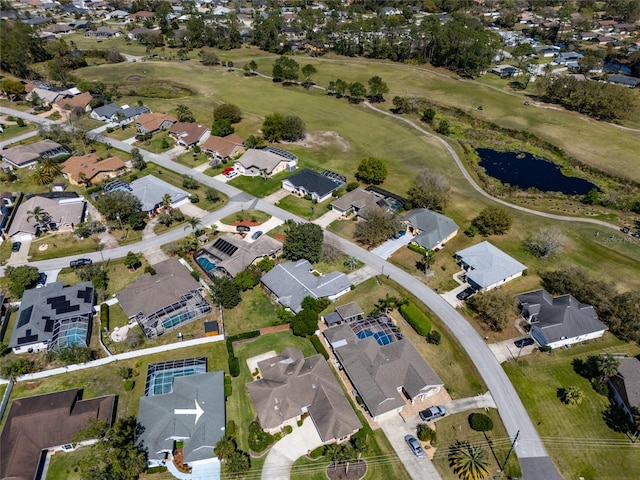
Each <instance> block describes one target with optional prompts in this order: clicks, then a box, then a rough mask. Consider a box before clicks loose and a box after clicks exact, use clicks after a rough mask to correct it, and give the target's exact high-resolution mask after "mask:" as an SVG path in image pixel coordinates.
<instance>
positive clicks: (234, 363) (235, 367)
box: [229, 357, 240, 378]
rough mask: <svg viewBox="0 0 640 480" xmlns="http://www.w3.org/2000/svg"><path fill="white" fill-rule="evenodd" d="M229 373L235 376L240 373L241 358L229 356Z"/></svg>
mask: <svg viewBox="0 0 640 480" xmlns="http://www.w3.org/2000/svg"><path fill="white" fill-rule="evenodd" d="M229 375H231V376H232V377H234V378H235V377H237V376H238V375H240V360H239V359H238V357H231V358H229Z"/></svg>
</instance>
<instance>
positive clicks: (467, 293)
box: [456, 287, 476, 301]
mask: <svg viewBox="0 0 640 480" xmlns="http://www.w3.org/2000/svg"><path fill="white" fill-rule="evenodd" d="M474 293H476V289H475V288H473V287H467V288H465V289H464V290H463V291H461V292H460V293H459V294H458V295H456V298H457V299H458V300H461V301H464V300H466V299H467V298H469V297H470V296H471V295H473V294H474Z"/></svg>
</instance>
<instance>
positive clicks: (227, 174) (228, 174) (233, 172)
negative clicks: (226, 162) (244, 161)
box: [224, 170, 238, 178]
mask: <svg viewBox="0 0 640 480" xmlns="http://www.w3.org/2000/svg"><path fill="white" fill-rule="evenodd" d="M236 175H238V171H237V170H231V171H230V172H229V173H226V174H225V175H224V176H225V177H227V178H233V177H235V176H236Z"/></svg>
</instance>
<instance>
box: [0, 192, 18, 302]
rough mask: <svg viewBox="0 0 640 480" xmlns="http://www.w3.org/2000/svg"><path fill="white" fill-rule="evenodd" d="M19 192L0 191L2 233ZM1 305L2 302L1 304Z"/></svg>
mask: <svg viewBox="0 0 640 480" xmlns="http://www.w3.org/2000/svg"><path fill="white" fill-rule="evenodd" d="M19 196H20V194H19V193H11V192H2V193H0V235H2V234H3V233H4V231H5V227H6V226H7V223H8V222H9V218H10V216H11V211H12V210H13V206H14V204H15V201H16V198H17V197H19ZM0 305H1V304H0Z"/></svg>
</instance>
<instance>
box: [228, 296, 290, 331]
mask: <svg viewBox="0 0 640 480" xmlns="http://www.w3.org/2000/svg"><path fill="white" fill-rule="evenodd" d="M277 311H278V306H277V305H276V304H274V303H273V302H272V301H271V299H270V298H269V296H268V295H267V294H266V293H265V292H264V290H262V288H260V286H257V287H255V288H253V289H252V290H247V291H246V292H243V293H242V302H241V303H240V305H238V306H237V307H236V308H232V309H228V310H225V311H224V331H225V335H227V336H230V335H237V334H238V333H242V332H250V331H252V330H259V329H261V328H264V327H269V326H271V325H274V324H275V323H274V322H275V321H277V317H276V312H277Z"/></svg>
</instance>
